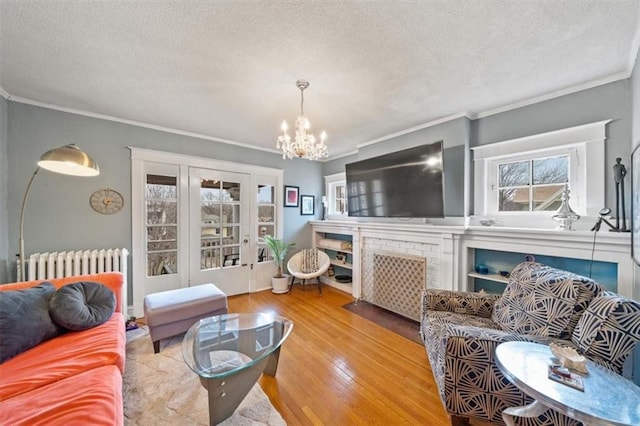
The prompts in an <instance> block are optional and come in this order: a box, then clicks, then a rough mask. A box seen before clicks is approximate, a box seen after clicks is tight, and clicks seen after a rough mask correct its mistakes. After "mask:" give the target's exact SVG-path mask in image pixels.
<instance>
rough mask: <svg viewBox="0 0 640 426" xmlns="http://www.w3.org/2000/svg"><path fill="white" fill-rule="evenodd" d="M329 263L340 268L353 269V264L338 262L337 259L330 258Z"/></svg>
mask: <svg viewBox="0 0 640 426" xmlns="http://www.w3.org/2000/svg"><path fill="white" fill-rule="evenodd" d="M331 264H332V265H335V266H338V267H340V268H345V269H353V264H351V263H344V262H340V261H339V260H336V259H331Z"/></svg>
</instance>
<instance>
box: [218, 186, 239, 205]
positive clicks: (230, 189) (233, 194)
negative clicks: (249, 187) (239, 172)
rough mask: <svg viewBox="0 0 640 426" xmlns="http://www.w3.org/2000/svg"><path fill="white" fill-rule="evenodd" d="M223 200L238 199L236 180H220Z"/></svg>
mask: <svg viewBox="0 0 640 426" xmlns="http://www.w3.org/2000/svg"><path fill="white" fill-rule="evenodd" d="M222 188H223V190H224V191H223V197H224V198H223V201H227V202H229V201H240V184H239V183H237V182H222Z"/></svg>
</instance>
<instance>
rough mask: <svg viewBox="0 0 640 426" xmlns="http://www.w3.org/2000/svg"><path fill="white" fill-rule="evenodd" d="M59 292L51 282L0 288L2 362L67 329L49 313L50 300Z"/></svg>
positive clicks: (0, 349) (0, 359) (0, 346)
mask: <svg viewBox="0 0 640 426" xmlns="http://www.w3.org/2000/svg"><path fill="white" fill-rule="evenodd" d="M55 292H56V289H55V287H54V286H53V285H52V284H51V283H47V282H45V283H42V284H39V285H37V286H35V287H31V288H28V289H23V290H14V291H0V336H1V338H0V363H3V362H5V361H6V360H8V359H10V358H13V357H14V356H16V355H18V354H20V353H22V352H24V351H26V350H27V349H30V348H32V347H34V346H36V345H38V344H40V343H42V342H44V341H45V340H49V339H51V338H53V337H55V336H58V335H59V334H61V333H62V332H63V331H64V330H63V329H62V328H60V327H59V326H58V325H57V324H56V323H55V322H54V321H53V320H52V319H51V316H50V315H49V300H50V299H51V297H52V296H53V295H54V294H55Z"/></svg>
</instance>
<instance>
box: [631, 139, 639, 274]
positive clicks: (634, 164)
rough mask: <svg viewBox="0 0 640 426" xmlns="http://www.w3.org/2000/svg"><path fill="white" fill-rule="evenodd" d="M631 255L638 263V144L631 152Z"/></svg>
mask: <svg viewBox="0 0 640 426" xmlns="http://www.w3.org/2000/svg"><path fill="white" fill-rule="evenodd" d="M631 256H633V260H634V261H635V262H636V264H637V265H640V144H638V146H636V147H635V149H634V150H633V152H631Z"/></svg>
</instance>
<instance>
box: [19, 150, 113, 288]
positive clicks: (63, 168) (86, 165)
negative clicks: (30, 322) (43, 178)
mask: <svg viewBox="0 0 640 426" xmlns="http://www.w3.org/2000/svg"><path fill="white" fill-rule="evenodd" d="M40 169H45V170H49V171H52V172H55V173H60V174H63V175H70V176H97V175H99V174H100V167H98V163H96V162H95V161H94V160H93V159H92V158H91V157H89V156H88V155H87V154H85V153H84V152H83V151H81V150H80V148H78V147H77V146H76V145H75V144H71V145H65V146H61V147H59V148H54V149H52V150H49V151H47V152H45V153H44V154H42V156H41V157H40V160H39V161H38V167H37V168H36V170H35V171H34V172H33V175H32V176H31V179H30V180H29V184H28V185H27V190H26V191H25V192H24V198H23V199H22V209H21V210H20V239H19V241H18V245H19V247H20V260H19V264H18V281H24V280H26V275H25V260H24V211H25V207H26V206H27V199H28V198H29V191H30V190H31V185H33V181H34V179H35V178H36V176H37V175H38V172H39V171H40Z"/></svg>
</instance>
